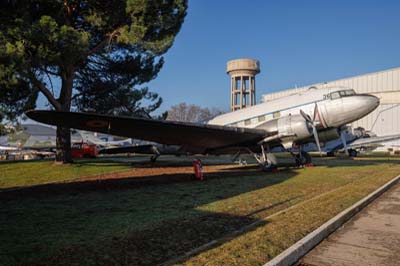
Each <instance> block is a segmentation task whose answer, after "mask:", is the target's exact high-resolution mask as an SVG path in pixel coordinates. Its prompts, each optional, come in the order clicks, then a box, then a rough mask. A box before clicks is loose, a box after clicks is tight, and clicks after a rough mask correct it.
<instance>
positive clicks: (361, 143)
mask: <svg viewBox="0 0 400 266" xmlns="http://www.w3.org/2000/svg"><path fill="white" fill-rule="evenodd" d="M397 139H400V134H395V135H388V136H381V137H369V138H360V139H357V140H355V141H353V142H352V143H350V144H347V146H348V147H349V148H353V149H356V148H361V147H377V146H379V145H378V144H380V143H381V142H386V141H392V140H397Z"/></svg>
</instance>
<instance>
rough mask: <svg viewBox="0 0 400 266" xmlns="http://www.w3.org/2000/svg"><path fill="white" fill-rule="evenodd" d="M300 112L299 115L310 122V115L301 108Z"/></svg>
mask: <svg viewBox="0 0 400 266" xmlns="http://www.w3.org/2000/svg"><path fill="white" fill-rule="evenodd" d="M300 114H301V116H302V117H303V118H304V119H305V120H306V121H308V122H311V123H312V120H311V117H310V116H309V115H308V114H306V113H304V111H303V110H301V109H300Z"/></svg>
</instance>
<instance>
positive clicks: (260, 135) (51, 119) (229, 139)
mask: <svg viewBox="0 0 400 266" xmlns="http://www.w3.org/2000/svg"><path fill="white" fill-rule="evenodd" d="M26 115H27V116H28V117H29V118H31V119H33V120H36V121H39V122H42V123H45V124H50V125H56V126H64V127H69V128H75V129H81V130H88V131H95V132H102V133H106V134H112V135H117V136H125V137H129V138H135V139H141V140H148V141H154V142H158V143H162V144H171V145H183V146H184V147H188V149H187V150H191V151H195V152H199V153H205V152H209V151H212V150H214V149H218V148H225V147H230V146H243V145H255V144H257V142H259V141H261V140H262V139H264V138H265V137H267V136H268V133H267V132H266V131H265V130H261V129H251V128H239V127H227V126H217V125H205V124H195V123H187V122H176V121H159V120H152V119H143V118H130V117H116V116H107V115H98V114H87V113H73V112H58V111H43V110H38V111H34V110H33V111H28V112H27V113H26ZM189 147H190V149H189Z"/></svg>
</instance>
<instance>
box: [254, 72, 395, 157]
mask: <svg viewBox="0 0 400 266" xmlns="http://www.w3.org/2000/svg"><path fill="white" fill-rule="evenodd" d="M332 86H344V87H349V88H352V89H354V90H355V91H356V92H357V93H368V94H373V95H375V96H377V97H379V98H380V105H379V107H378V108H377V109H376V110H375V111H373V112H372V113H371V114H369V115H368V116H366V117H364V118H362V119H360V120H358V121H356V122H354V123H352V125H351V127H352V128H353V129H354V128H357V127H363V128H365V129H366V130H370V131H372V132H373V133H375V134H377V135H378V136H385V135H391V134H399V133H400V67H399V68H393V69H388V70H384V71H379V72H374V73H369V74H364V75H359V76H355V77H349V78H344V79H339V80H334V81H328V82H322V83H317V84H312V85H309V86H304V87H299V88H292V89H288V90H284V91H279V92H274V93H270V94H265V95H263V96H262V98H261V101H262V102H268V101H270V100H273V99H277V98H280V97H284V96H287V95H290V94H294V93H298V92H303V91H306V90H308V89H310V88H311V87H316V88H317V89H318V88H325V87H332ZM388 149H394V150H398V149H400V140H397V141H392V142H387V143H385V147H382V148H380V149H379V150H388Z"/></svg>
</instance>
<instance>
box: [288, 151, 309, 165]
mask: <svg viewBox="0 0 400 266" xmlns="http://www.w3.org/2000/svg"><path fill="white" fill-rule="evenodd" d="M289 152H290V154H291V155H292V156H293V158H294V161H295V163H296V165H297V166H299V167H303V166H312V157H311V155H310V154H309V153H308V152H305V151H303V149H302V147H300V149H299V152H298V153H294V152H293V151H289Z"/></svg>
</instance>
